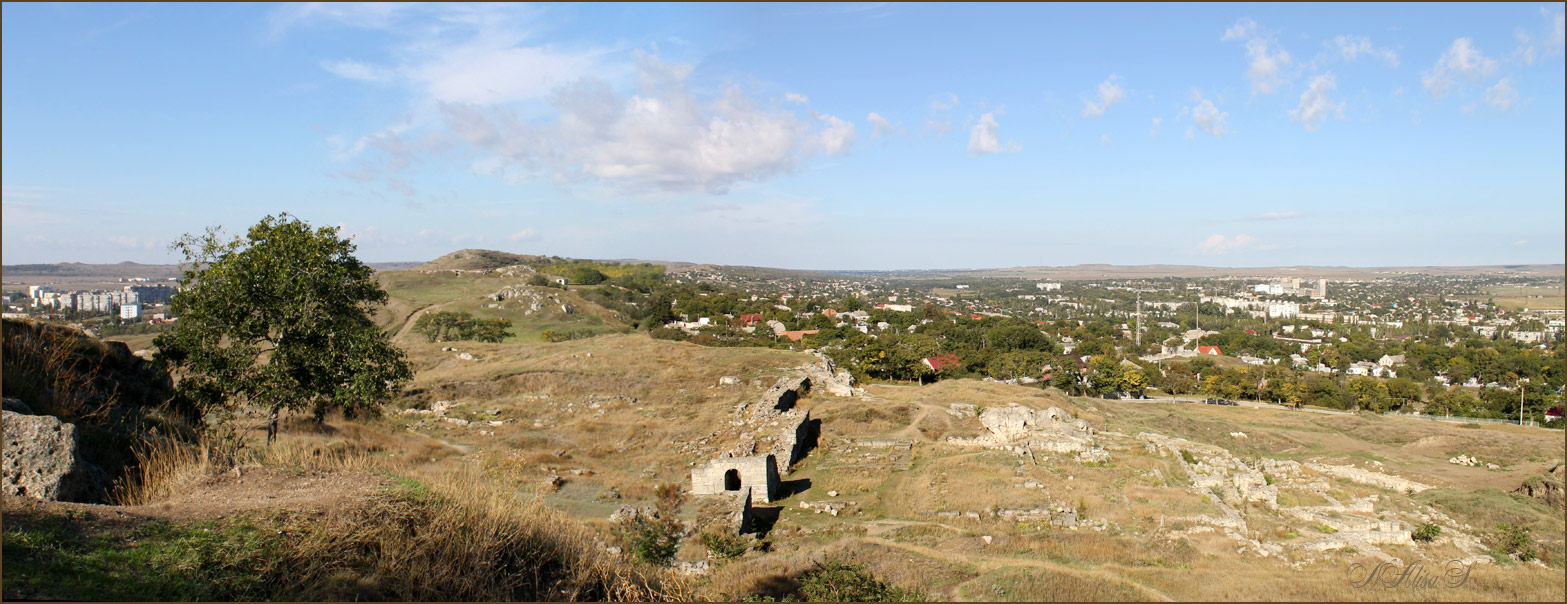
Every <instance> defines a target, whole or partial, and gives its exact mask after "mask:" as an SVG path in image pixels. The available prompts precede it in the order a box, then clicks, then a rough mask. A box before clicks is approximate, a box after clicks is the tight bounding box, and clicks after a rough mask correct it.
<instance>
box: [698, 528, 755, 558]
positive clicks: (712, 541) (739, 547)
mask: <svg viewBox="0 0 1567 604" xmlns="http://www.w3.org/2000/svg"><path fill="white" fill-rule="evenodd" d="M701 539H702V545H704V546H707V551H709V552H712V554H713V556H714V557H717V558H723V559H728V558H738V557H740V556H741V555H743V554H745V552H746V550H748V549H750V548H751V545H750V544H749V543H747V542H746V540H745V538H743V537H740V536H737V535H730V534H728V533H713V532H708V533H702V537H701Z"/></svg>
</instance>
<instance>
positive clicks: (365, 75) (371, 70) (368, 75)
mask: <svg viewBox="0 0 1567 604" xmlns="http://www.w3.org/2000/svg"><path fill="white" fill-rule="evenodd" d="M321 68H322V69H325V70H327V71H328V72H331V73H332V75H335V76H337V77H340V78H346V79H349V80H359V81H361V82H374V83H377V84H382V83H386V82H390V81H391V80H392V79H393V78H395V77H396V75H397V74H395V73H393V71H392V70H390V69H386V68H384V67H378V66H375V65H370V64H368V63H361V62H359V61H355V60H352V59H343V60H341V61H322V62H321Z"/></svg>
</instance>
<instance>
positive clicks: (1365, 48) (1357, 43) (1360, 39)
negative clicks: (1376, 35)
mask: <svg viewBox="0 0 1567 604" xmlns="http://www.w3.org/2000/svg"><path fill="white" fill-rule="evenodd" d="M1331 48H1334V49H1336V50H1338V53H1339V56H1340V57H1343V58H1344V60H1345V61H1354V60H1355V59H1357V58H1359V57H1360V56H1361V55H1367V56H1373V57H1377V58H1379V59H1382V60H1383V61H1386V62H1387V64H1388V65H1389V66H1391V67H1398V53H1397V52H1394V51H1393V49H1391V48H1381V47H1377V46H1374V45H1372V44H1371V38H1367V37H1365V36H1337V37H1334V38H1333V41H1332V46H1331Z"/></svg>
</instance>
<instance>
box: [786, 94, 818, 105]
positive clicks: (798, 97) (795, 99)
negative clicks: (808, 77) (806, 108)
mask: <svg viewBox="0 0 1567 604" xmlns="http://www.w3.org/2000/svg"><path fill="white" fill-rule="evenodd" d="M784 100H785V101H789V102H791V103H799V104H801V105H808V104H810V102H811V99H808V98H805V95H803V94H795V93H793V92H785V93H784Z"/></svg>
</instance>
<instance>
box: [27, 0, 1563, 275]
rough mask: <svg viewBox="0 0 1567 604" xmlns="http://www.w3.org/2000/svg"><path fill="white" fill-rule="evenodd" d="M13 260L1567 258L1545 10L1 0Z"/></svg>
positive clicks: (1557, 22) (935, 263)
mask: <svg viewBox="0 0 1567 604" xmlns="http://www.w3.org/2000/svg"><path fill="white" fill-rule="evenodd" d="M3 11H4V14H3V37H0V44H3V54H0V57H3V70H0V80H3V82H0V85H3V87H0V91H3V99H0V106H3V117H4V120H3V136H0V145H3V156H4V160H5V161H4V162H3V164H0V180H3V185H4V206H3V209H4V215H3V219H4V220H3V229H4V232H3V235H4V238H3V253H4V261H5V263H7V264H15V263H33V262H63V261H74V262H118V261H122V260H133V261H138V262H152V263H168V262H175V261H177V258H175V257H174V256H172V255H171V253H170V252H169V251H168V244H169V243H170V242H172V241H173V240H175V239H177V238H178V237H179V236H180V235H182V234H184V233H190V232H199V231H201V230H203V229H204V228H206V227H208V226H214V225H221V226H223V227H226V228H227V229H228V230H229V231H231V232H238V231H242V230H243V229H244V228H245V227H247V226H249V225H251V224H254V223H255V222H256V221H257V220H259V219H260V218H261V217H262V216H265V215H267V214H271V213H277V212H284V211H286V212H290V213H293V214H295V215H297V216H299V217H301V218H303V219H305V220H307V221H309V222H311V223H312V224H317V225H341V226H342V227H343V229H344V230H345V233H349V234H352V235H353V236H355V237H356V241H357V242H358V244H359V252H360V254H359V255H360V257H361V258H364V259H366V260H370V261H394V260H426V259H430V258H434V257H436V256H439V255H441V254H444V253H447V252H450V251H453V250H456V249H461V248H466V247H478V248H489V249H499V250H506V251H512V252H519V253H536V254H553V255H561V256H570V257H589V258H643V259H661V260H681V261H694V262H712V263H721V264H748V265H762V266H777V267H790V268H820V269H893V268H964V267H1006V266H1022V265H1067V264H1078V263H1111V264H1154V263H1161V264H1202V265H1217V266H1279V265H1298V264H1313V265H1349V266H1395V265H1396V266H1408V265H1468V264H1508V263H1547V262H1548V263H1559V262H1562V261H1563V256H1564V252H1563V250H1564V248H1567V243H1564V227H1563V224H1564V222H1567V216H1564V212H1563V208H1564V206H1567V203H1564V199H1567V191H1564V181H1567V175H1564V168H1563V166H1564V165H1567V157H1564V148H1567V135H1564V114H1567V110H1564V107H1567V100H1564V98H1563V92H1564V88H1567V84H1564V81H1563V73H1564V65H1563V5H1562V4H1560V3H1557V4H1473V5H1465V4H1458V5H1453V4H1438V5H1408V4H1396V5H1358V4H1357V5H1234V4H1223V5H1163V4H1161V5H1148V6H1138V5H1110V6H1101V5H1034V6H1013V5H995V6H972V5H966V4H965V5H923V4H921V5H881V4H864V5H825V6H801V5H724V6H707V5H697V6H681V5H654V6H643V5H629V6H628V5H618V4H617V5H558V4H551V5H543V6H528V5H516V6H496V5H480V6H449V5H439V6H429V5H311V4H297V5H296V4H291V5H227V4H223V5H196V6H187V5H182V4H173V5H170V4H156V5H139V4H137V5H131V4H116V5H72V4H5V5H4V9H3Z"/></svg>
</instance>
